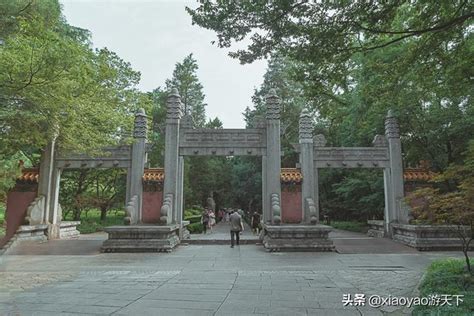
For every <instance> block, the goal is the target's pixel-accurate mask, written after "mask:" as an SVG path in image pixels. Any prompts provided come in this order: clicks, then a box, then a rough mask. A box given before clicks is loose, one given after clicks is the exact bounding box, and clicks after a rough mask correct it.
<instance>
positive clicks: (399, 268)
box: [0, 232, 460, 315]
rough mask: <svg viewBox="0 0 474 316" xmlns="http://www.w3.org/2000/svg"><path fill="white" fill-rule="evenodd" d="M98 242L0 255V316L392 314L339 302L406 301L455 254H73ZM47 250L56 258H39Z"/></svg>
mask: <svg viewBox="0 0 474 316" xmlns="http://www.w3.org/2000/svg"><path fill="white" fill-rule="evenodd" d="M338 234H339V238H341V239H339V241H343V240H349V239H343V238H347V235H344V234H345V233H344V232H342V233H341V232H339V233H338V232H336V235H335V238H336V237H337V235H338ZM349 234H350V233H349ZM357 236H358V237H359V238H363V237H362V236H360V235H357ZM357 236H356V237H357ZM101 238H103V235H100V234H99V235H96V236H94V237H93V238H92V237H90V239H89V240H76V241H63V242H64V243H63V244H61V245H60V244H58V243H55V242H53V243H51V242H48V243H46V244H44V245H41V246H39V247H44V248H43V252H42V253H43V254H40V253H41V252H38V254H36V255H32V254H31V251H32V249H31V248H29V249H28V248H25V247H26V245H25V246H24V245H21V246H20V248H18V249H17V254H16V255H6V256H0V315H67V314H69V313H74V314H77V313H83V314H103V315H110V314H113V315H382V314H383V313H388V312H395V313H399V314H400V313H401V312H402V309H401V308H399V307H383V308H377V309H375V308H370V307H368V306H360V307H354V306H347V307H344V306H343V303H342V297H343V294H352V295H354V294H358V293H362V294H366V295H367V296H369V295H372V294H377V295H381V296H388V295H392V296H412V295H413V291H414V290H415V288H416V286H417V284H418V282H419V280H420V278H421V276H422V274H423V272H424V270H425V268H426V266H427V265H428V264H429V263H430V262H431V261H432V260H433V259H436V258H440V257H447V256H456V257H460V253H458V252H454V253H449V252H445V253H435V252H433V253H420V252H411V253H408V252H401V253H390V254H387V253H380V254H375V253H365V254H351V253H337V252H332V253H268V252H266V251H264V250H263V248H262V247H261V246H255V245H250V244H249V245H241V246H240V247H236V248H230V247H229V246H228V245H189V246H184V245H181V246H180V247H178V248H177V249H176V250H175V251H173V252H172V253H168V254H166V253H154V254H142V253H136V254H116V253H112V254H102V253H99V252H96V251H92V250H91V251H89V252H88V251H82V252H81V251H79V249H81V247H84V242H89V243H94V242H95V243H100V242H101V240H100V239H101ZM361 240H362V239H361ZM366 240H367V241H369V242H372V239H366ZM339 241H336V243H337V242H339ZM359 242H360V240H359ZM48 245H49V246H48ZM36 246H38V245H36ZM21 247H23V251H20V250H21V249H22V248H21ZM28 247H32V245H28ZM48 247H49V250H48V251H50V254H55V255H44V251H45V250H44V249H48ZM53 249H56V250H54V251H53ZM86 249H91V248H87V247H86ZM60 250H61V251H60ZM25 251H27V252H26V253H30V254H29V255H27V254H25ZM74 253H76V254H74ZM21 254H22V255H21Z"/></svg>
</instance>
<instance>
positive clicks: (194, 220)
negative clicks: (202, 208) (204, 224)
mask: <svg viewBox="0 0 474 316" xmlns="http://www.w3.org/2000/svg"><path fill="white" fill-rule="evenodd" d="M184 220H185V221H189V223H190V224H194V223H200V222H201V215H192V216H185V217H184Z"/></svg>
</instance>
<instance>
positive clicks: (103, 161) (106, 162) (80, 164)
mask: <svg viewBox="0 0 474 316" xmlns="http://www.w3.org/2000/svg"><path fill="white" fill-rule="evenodd" d="M130 164H131V159H130V158H110V157H107V158H91V159H78V158H73V159H56V167H57V168H59V169H89V168H129V167H130Z"/></svg>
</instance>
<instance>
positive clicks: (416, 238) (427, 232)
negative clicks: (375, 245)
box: [391, 224, 474, 251]
mask: <svg viewBox="0 0 474 316" xmlns="http://www.w3.org/2000/svg"><path fill="white" fill-rule="evenodd" d="M391 228H392V232H393V235H392V239H393V240H395V241H398V242H401V243H403V244H405V245H407V246H410V247H413V248H416V249H417V250H420V251H435V250H461V245H462V243H461V240H460V239H459V237H458V235H457V233H456V230H457V227H456V226H448V225H409V224H392V225H391ZM465 229H466V232H469V228H468V227H465ZM469 248H470V249H471V250H473V249H474V244H472V243H471V245H470V247H469Z"/></svg>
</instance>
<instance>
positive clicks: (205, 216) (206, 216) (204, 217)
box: [201, 210, 209, 234]
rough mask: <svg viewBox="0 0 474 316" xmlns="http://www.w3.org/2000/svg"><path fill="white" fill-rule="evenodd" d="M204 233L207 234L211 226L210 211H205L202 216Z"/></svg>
mask: <svg viewBox="0 0 474 316" xmlns="http://www.w3.org/2000/svg"><path fill="white" fill-rule="evenodd" d="M201 224H202V233H203V234H206V233H207V226H208V225H209V211H208V210H204V212H202V215H201Z"/></svg>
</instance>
